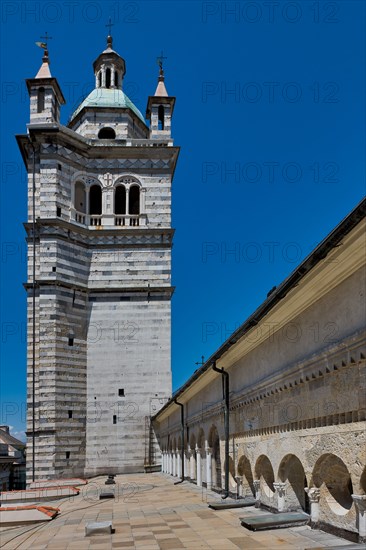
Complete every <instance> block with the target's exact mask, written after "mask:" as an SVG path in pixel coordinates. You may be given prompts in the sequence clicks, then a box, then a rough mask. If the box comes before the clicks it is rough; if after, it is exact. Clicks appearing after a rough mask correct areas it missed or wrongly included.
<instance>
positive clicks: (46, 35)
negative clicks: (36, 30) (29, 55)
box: [40, 31, 52, 50]
mask: <svg viewBox="0 0 366 550" xmlns="http://www.w3.org/2000/svg"><path fill="white" fill-rule="evenodd" d="M44 34H45V36H40V38H41V39H42V40H44V41H45V44H46V48H45V49H46V50H48V41H49V40H52V36H48V32H47V31H46V32H45V33H44Z"/></svg>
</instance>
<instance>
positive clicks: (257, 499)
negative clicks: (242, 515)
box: [253, 479, 261, 508]
mask: <svg viewBox="0 0 366 550" xmlns="http://www.w3.org/2000/svg"><path fill="white" fill-rule="evenodd" d="M253 485H254V490H255V507H256V508H259V507H260V505H261V481H260V479H255V480H254V481H253Z"/></svg>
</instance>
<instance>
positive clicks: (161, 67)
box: [156, 51, 168, 71]
mask: <svg viewBox="0 0 366 550" xmlns="http://www.w3.org/2000/svg"><path fill="white" fill-rule="evenodd" d="M164 59H168V58H167V57H164V54H163V51H162V52H161V54H160V56H159V57H157V58H156V61H157V63H158V65H159V67H160V70H161V71H162V70H163V63H164Z"/></svg>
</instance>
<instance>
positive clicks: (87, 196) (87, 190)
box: [85, 187, 90, 225]
mask: <svg viewBox="0 0 366 550" xmlns="http://www.w3.org/2000/svg"><path fill="white" fill-rule="evenodd" d="M89 205H90V187H85V225H90V217H89V211H90V206H89Z"/></svg>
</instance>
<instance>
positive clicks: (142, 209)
mask: <svg viewBox="0 0 366 550" xmlns="http://www.w3.org/2000/svg"><path fill="white" fill-rule="evenodd" d="M145 204H146V188H145V187H142V188H141V189H140V214H144V213H145Z"/></svg>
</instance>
